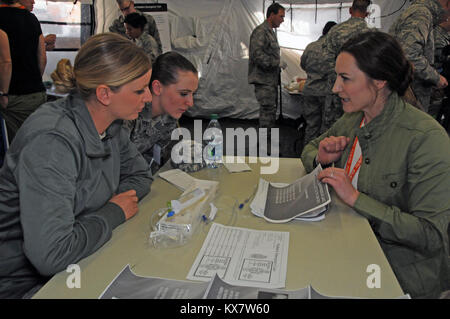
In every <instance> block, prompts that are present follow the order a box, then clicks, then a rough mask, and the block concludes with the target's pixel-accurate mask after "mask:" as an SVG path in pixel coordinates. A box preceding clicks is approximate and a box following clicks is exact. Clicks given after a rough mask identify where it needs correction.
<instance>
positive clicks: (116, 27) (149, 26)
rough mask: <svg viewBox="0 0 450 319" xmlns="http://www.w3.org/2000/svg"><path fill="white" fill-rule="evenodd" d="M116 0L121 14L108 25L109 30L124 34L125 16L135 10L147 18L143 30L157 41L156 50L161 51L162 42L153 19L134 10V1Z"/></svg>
mask: <svg viewBox="0 0 450 319" xmlns="http://www.w3.org/2000/svg"><path fill="white" fill-rule="evenodd" d="M116 1H117V5H118V6H119V9H120V11H121V12H122V15H121V16H120V17H119V18H118V19H116V20H114V22H113V24H112V25H111V26H110V27H109V31H110V32H114V33H118V34H121V35H123V36H126V30H125V26H124V21H125V17H126V16H127V15H129V14H130V13H134V12H137V13H139V14H140V15H142V16H144V17H145V19H147V23H146V24H145V28H144V31H145V32H146V33H148V34H149V35H151V36H152V37H153V38H154V39H155V40H156V43H158V52H160V53H161V52H162V51H163V50H162V44H161V39H160V37H159V31H158V27H157V26H156V22H155V19H154V18H153V17H152V16H151V15H149V14H146V13H145V14H144V13H142V12H141V11H139V10H136V8H135V7H134V1H129V0H116Z"/></svg>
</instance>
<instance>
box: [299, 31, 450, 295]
mask: <svg viewBox="0 0 450 319" xmlns="http://www.w3.org/2000/svg"><path fill="white" fill-rule="evenodd" d="M336 74H337V79H336V82H335V84H334V87H333V92H334V93H336V94H338V95H339V97H340V99H341V100H342V105H343V108H344V112H345V113H344V115H343V116H342V117H341V118H340V119H339V120H338V121H337V122H336V123H335V124H334V125H333V126H332V127H331V128H330V129H329V130H328V131H326V132H325V133H324V134H322V135H321V136H319V137H318V138H316V139H314V140H313V141H311V142H310V143H309V144H308V145H306V147H305V148H304V150H303V153H302V157H301V159H302V162H303V164H304V166H305V169H306V171H307V172H311V171H312V170H313V168H314V167H315V166H317V165H319V164H320V165H322V166H325V167H326V166H330V165H331V164H332V163H334V164H335V165H336V167H327V168H325V169H324V170H323V171H321V172H320V173H319V175H318V178H319V179H320V180H321V181H322V182H323V183H327V184H328V185H329V186H331V187H332V188H333V189H334V191H335V192H336V194H337V196H338V197H339V198H340V199H341V200H342V201H343V202H344V203H346V204H347V205H348V206H350V207H352V208H353V209H354V210H355V211H356V212H357V213H359V214H361V215H362V216H364V217H365V218H367V220H368V222H369V224H370V226H371V227H372V230H373V232H374V233H375V235H376V237H377V239H378V241H379V243H380V245H381V248H382V249H383V252H384V254H385V255H386V257H387V259H388V261H389V263H390V265H391V267H392V269H393V271H394V273H395V275H396V277H397V279H398V281H399V283H400V286H401V287H402V289H403V291H404V292H405V293H409V294H410V295H411V297H412V298H438V297H439V294H440V293H441V292H442V291H445V290H448V289H449V286H450V265H449V257H448V256H449V247H448V245H449V239H448V234H447V228H448V227H449V221H450V197H449V194H450V183H449V181H450V139H449V138H448V135H447V133H446V132H445V130H444V129H443V128H442V126H440V125H439V123H437V122H436V121H435V120H434V119H433V118H432V117H431V116H429V115H428V114H426V113H425V112H423V111H421V110H419V109H417V108H415V107H413V106H412V105H410V104H408V103H406V102H405V101H404V100H403V99H402V98H401V96H402V95H403V94H404V92H405V91H406V89H407V88H408V86H409V83H410V82H411V79H412V74H413V69H412V65H411V63H410V62H409V61H408V60H407V59H406V57H405V55H404V53H403V50H402V48H401V46H400V44H399V43H398V42H397V41H396V40H395V39H394V38H393V37H392V36H391V35H389V34H387V33H383V32H378V31H376V32H367V33H363V34H359V35H357V36H356V37H354V38H352V39H350V40H349V41H348V42H346V43H345V44H344V46H343V47H342V49H341V53H340V54H339V56H338V58H337V60H336Z"/></svg>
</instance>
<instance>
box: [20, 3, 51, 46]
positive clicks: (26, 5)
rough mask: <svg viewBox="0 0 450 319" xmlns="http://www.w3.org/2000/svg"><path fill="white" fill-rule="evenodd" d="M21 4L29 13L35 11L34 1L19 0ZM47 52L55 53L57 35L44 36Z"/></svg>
mask: <svg viewBox="0 0 450 319" xmlns="http://www.w3.org/2000/svg"><path fill="white" fill-rule="evenodd" d="M19 3H20V4H21V5H22V6H23V7H24V8H25V9H27V10H28V11H30V12H31V11H33V8H34V0H19ZM44 42H45V50H46V51H53V50H54V49H55V45H56V34H47V35H46V36H44Z"/></svg>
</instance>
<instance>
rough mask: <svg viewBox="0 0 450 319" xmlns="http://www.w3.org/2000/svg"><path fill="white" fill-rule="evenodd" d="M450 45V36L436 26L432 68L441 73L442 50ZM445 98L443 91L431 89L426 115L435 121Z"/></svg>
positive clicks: (443, 58)
mask: <svg viewBox="0 0 450 319" xmlns="http://www.w3.org/2000/svg"><path fill="white" fill-rule="evenodd" d="M449 44H450V35H449V33H448V32H447V30H445V29H444V28H443V27H441V26H440V25H437V26H436V27H435V28H434V68H435V69H436V70H437V71H438V72H439V73H441V72H442V67H443V63H444V61H445V59H446V58H447V57H444V55H443V49H444V48H445V47H446V46H447V45H449ZM444 98H445V93H444V89H438V88H437V87H433V88H432V91H431V99H430V107H429V108H428V114H430V115H431V116H433V117H434V118H436V119H437V116H438V114H439V112H440V110H441V107H442V102H443V100H444Z"/></svg>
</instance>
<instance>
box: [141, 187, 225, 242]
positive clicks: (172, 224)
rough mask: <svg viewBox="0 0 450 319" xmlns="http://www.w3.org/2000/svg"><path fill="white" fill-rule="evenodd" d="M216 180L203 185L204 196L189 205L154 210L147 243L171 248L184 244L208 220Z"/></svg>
mask: <svg viewBox="0 0 450 319" xmlns="http://www.w3.org/2000/svg"><path fill="white" fill-rule="evenodd" d="M217 186H218V183H217V182H211V183H208V184H207V185H203V186H202V187H201V188H202V190H203V191H204V196H202V197H201V198H199V199H198V200H197V201H195V202H194V203H192V204H191V205H190V206H188V207H185V208H183V209H181V210H180V211H174V210H173V208H172V207H166V208H160V209H158V210H156V211H155V212H154V213H153V215H152V217H151V220H150V228H151V230H152V231H151V233H150V235H149V243H150V244H151V245H152V246H153V247H156V248H171V247H179V246H183V245H185V244H186V243H187V242H188V241H189V240H190V239H191V238H192V236H193V235H194V234H195V232H196V231H197V230H198V228H199V225H200V224H201V223H202V222H206V221H208V219H207V217H206V216H209V213H210V211H211V206H210V204H211V203H212V202H213V200H214V198H215V196H216V193H217ZM196 188H197V187H195V188H194V187H192V188H190V189H188V190H186V191H185V192H184V193H183V194H182V196H180V198H179V200H180V199H182V198H183V196H186V195H189V194H190V193H192V191H194V190H195V189H196Z"/></svg>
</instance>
